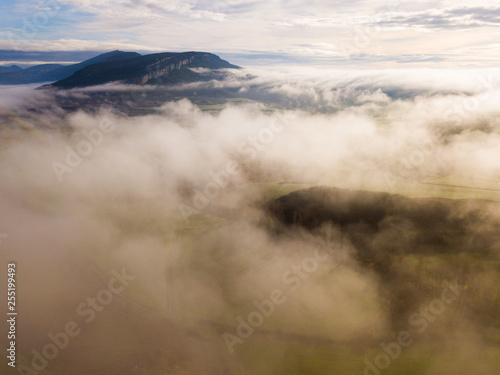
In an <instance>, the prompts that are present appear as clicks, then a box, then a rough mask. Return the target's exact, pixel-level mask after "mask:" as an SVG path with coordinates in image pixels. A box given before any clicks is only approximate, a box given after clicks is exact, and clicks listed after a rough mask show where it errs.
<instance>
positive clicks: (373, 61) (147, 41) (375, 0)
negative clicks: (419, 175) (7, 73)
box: [0, 0, 500, 68]
mask: <svg viewBox="0 0 500 375" xmlns="http://www.w3.org/2000/svg"><path fill="white" fill-rule="evenodd" d="M499 26H500V3H499V2H498V1H491V0H476V1H456V0H455V1H450V0H401V1H399V0H337V1H322V0H309V1H302V0H288V1H282V0H265V1H262V0H226V1H208V0H188V1H185V0H168V1H164V0H100V1H94V0H59V1H56V0H29V1H22V0H18V1H16V0H2V3H1V4H0V50H17V51H42V52H46V51H49V52H62V51H79V52H80V53H81V52H82V51H83V52H85V51H110V50H114V49H120V50H127V51H139V52H142V53H149V52H158V51H187V50H196V51H207V52H213V53H217V54H219V55H220V56H221V57H223V58H226V59H228V60H230V61H231V62H234V63H236V64H242V65H266V64H270V63H278V64H306V63H307V64H315V65H328V66H353V65H355V66H358V67H365V66H366V67H377V68H385V67H408V66H411V67H414V66H426V67H469V66H474V67H481V66H494V65H496V63H497V61H498V57H499V54H500V42H499V40H500V38H499V37H500V28H499ZM65 59H66V60H65ZM38 60H40V58H38ZM44 60H47V59H44ZM71 60H72V59H71V55H68V56H66V57H65V58H63V59H62V60H61V59H59V60H58V59H52V62H61V61H68V62H69V61H71ZM12 62H16V59H3V62H2V65H6V64H7V63H12Z"/></svg>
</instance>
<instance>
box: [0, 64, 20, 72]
mask: <svg viewBox="0 0 500 375" xmlns="http://www.w3.org/2000/svg"><path fill="white" fill-rule="evenodd" d="M19 70H23V69H22V68H20V67H18V66H17V65H11V66H0V72H16V71H19Z"/></svg>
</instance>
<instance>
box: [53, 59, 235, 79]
mask: <svg viewBox="0 0 500 375" xmlns="http://www.w3.org/2000/svg"><path fill="white" fill-rule="evenodd" d="M187 68H207V69H224V68H226V69H238V68H239V67H238V66H236V65H232V64H230V63H229V62H227V61H225V60H222V59H221V58H220V57H219V56H217V55H214V54H211V53H206V52H182V53H170V52H166V53H157V54H151V55H145V56H138V57H135V58H132V59H126V60H121V61H118V62H102V63H98V64H92V65H89V66H87V67H85V68H83V69H81V70H79V71H77V72H76V73H75V74H73V75H72V76H71V77H68V78H66V79H63V80H60V81H58V82H55V83H53V84H52V85H51V86H53V87H60V88H75V87H86V86H94V85H102V84H105V83H108V82H114V81H120V82H123V83H128V84H139V85H144V84H162V83H165V84H166V83H175V82H177V81H193V80H197V78H198V76H197V75H196V73H194V72H192V71H190V70H188V69H187Z"/></svg>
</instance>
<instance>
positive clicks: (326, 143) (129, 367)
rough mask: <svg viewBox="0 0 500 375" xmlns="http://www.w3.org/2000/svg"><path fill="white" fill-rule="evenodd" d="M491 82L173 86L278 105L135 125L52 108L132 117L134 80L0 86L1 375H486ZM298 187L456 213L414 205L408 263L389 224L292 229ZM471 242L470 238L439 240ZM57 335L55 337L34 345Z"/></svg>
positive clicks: (495, 183)
mask: <svg viewBox="0 0 500 375" xmlns="http://www.w3.org/2000/svg"><path fill="white" fill-rule="evenodd" d="M499 79H500V71H499V70H474V69H470V70H454V71H453V70H451V71H441V70H400V71H361V72H359V71H356V72H355V71H332V70H326V69H316V70H313V69H310V70H299V69H296V68H286V69H282V70H278V69H276V70H272V69H269V70H261V71H257V70H242V71H238V72H232V73H229V74H228V75H227V77H226V78H225V79H224V80H223V81H210V82H203V83H191V84H187V85H184V86H183V87H178V88H175V89H178V90H186V89H189V90H222V89H225V88H231V89H237V90H238V91H239V92H240V93H241V96H242V97H246V96H245V95H246V93H252V95H251V97H252V98H254V99H258V97H261V98H264V99H265V98H272V99H273V103H274V104H276V103H278V105H275V106H272V105H266V104H263V103H258V102H257V101H245V102H242V101H238V102H235V101H230V102H229V104H228V105H227V106H226V107H225V108H223V109H221V110H220V111H203V110H202V109H206V108H203V107H202V108H201V109H200V107H198V106H196V105H194V104H193V103H192V102H191V101H190V100H188V99H179V100H176V101H172V102H167V103H164V104H163V105H162V106H161V108H159V109H158V111H157V112H156V113H155V114H150V115H144V116H142V115H141V116H127V115H125V114H124V113H122V112H120V111H119V110H117V109H116V108H112V107H110V106H109V105H106V106H103V107H101V108H98V109H96V108H95V107H94V108H81V109H80V110H78V111H74V110H72V111H68V110H66V109H65V108H61V107H60V106H58V104H57V103H58V101H57V98H60V97H71V98H73V99H79V98H82V99H84V98H89V97H91V96H92V95H93V93H95V92H99V90H111V91H113V90H118V91H119V90H121V92H124V93H126V94H124V95H127V96H126V101H127V103H128V105H129V106H132V107H133V106H134V103H135V102H134V98H139V97H144V96H146V97H147V96H148V95H153V94H154V89H153V88H151V87H148V88H142V87H127V86H122V85H119V84H116V85H108V86H106V87H105V88H91V89H77V90H73V91H69V92H53V91H51V90H34V87H35V86H30V87H15V86H9V87H7V86H4V87H1V86H0V212H1V215H0V233H1V234H4V235H3V236H2V242H1V243H0V257H1V259H2V262H1V263H2V269H3V270H4V274H6V272H7V271H6V270H7V264H8V263H9V262H12V261H14V262H16V264H17V265H16V276H17V292H16V293H17V311H18V316H17V329H18V331H17V337H16V345H17V371H16V370H12V371H13V373H16V372H17V373H21V374H35V373H46V374H65V375H69V374H221V373H225V374H226V373H227V374H281V373H290V374H299V373H307V374H313V373H314V374H360V375H361V374H363V373H364V374H377V373H385V374H396V373H397V374H403V373H404V374H426V375H427V374H429V375H433V374H440V375H443V374H450V375H452V374H453V375H457V374H474V375H479V374H494V373H495V369H496V370H497V369H498V368H499V366H500V321H499V319H498V316H500V314H499V313H500V305H499V301H500V290H499V288H498V285H499V284H498V281H499V273H498V270H499V269H498V255H499V246H500V244H499V243H498V239H497V238H496V236H495V235H494V233H495V231H496V230H497V229H498V223H500V218H499V217H498V210H497V208H498V207H497V206H496V204H495V203H493V201H491V202H486V200H488V199H489V200H495V199H497V198H498V197H499V196H500V195H498V191H499V190H500V186H499V184H500V157H499V156H500V123H499V119H500V117H499V116H498V115H499V112H500V110H499V108H498V100H499V99H500V80H499ZM132 92H136V93H138V94H130V93H132ZM214 92H215V91H214ZM124 100H125V99H124ZM141 100H142V101H143V99H141ZM142 101H138V104H137V106H140V105H141V103H142ZM314 186H331V187H338V188H342V189H352V190H367V191H380V192H389V193H398V194H402V195H405V196H407V197H427V198H429V197H439V198H454V199H460V200H455V201H452V202H449V203H446V204H443V203H442V201H424V202H423V203H421V204H422V205H424V206H425V207H429V209H428V210H427V211H425V212H427V213H428V214H429V218H428V220H432V219H435V218H436V217H439V218H440V223H441V224H440V225H442V228H443V229H442V231H441V229H440V231H439V233H437V234H436V237H435V238H436V247H433V246H434V245H433V242H432V241H431V240H429V241H430V242H429V241H427V242H426V243H425V247H426V249H425V252H421V251H418V249H417V250H415V249H414V248H412V249H413V250H412V251H409V250H408V252H407V251H406V250H405V249H406V248H408V246H407V244H408V241H410V242H411V241H415V243H419V242H418V241H419V238H421V236H422V235H424V232H422V229H421V228H420V229H419V228H417V226H416V224H415V223H414V222H413V221H411V220H407V221H406V219H405V217H403V218H402V217H400V216H397V220H394V222H393V223H391V225H392V226H391V227H390V230H389V229H387V227H383V228H382V227H381V226H380V225H378V226H377V227H376V228H375V229H373V228H372V229H371V230H368V229H366V230H365V229H363V227H362V226H359V227H356V228H355V230H354V229H352V228H350V229H349V230H348V229H346V228H345V227H343V226H342V225H340V224H339V223H335V222H332V221H330V222H322V221H321V220H319V221H317V224H318V225H316V226H315V228H314V230H311V228H308V226H307V225H300V224H301V223H300V222H299V221H300V220H297V221H296V223H295V224H297V225H295V226H294V225H292V226H290V225H285V224H282V223H280V222H279V218H277V217H276V216H273V215H271V214H270V212H269V211H268V208H269V207H270V202H272V200H273V199H276V198H278V197H280V196H283V195H285V194H288V193H290V192H292V191H295V190H299V189H306V188H310V187H314ZM326 196H328V195H326ZM467 198H468V200H467V201H462V199H467ZM315 199H320V198H315ZM398 202H403V203H404V204H405V205H406V204H409V203H408V201H407V200H394V201H391V204H393V205H395V206H397V205H398V204H399V203H398ZM419 202H420V201H419ZM403 203H401V204H403ZM315 204H316V205H318V204H319V206H323V205H324V206H328V204H331V201H330V200H329V201H328V202H327V201H325V202H321V200H320V201H319V203H318V201H316V202H315ZM370 204H371V203H370ZM419 204H420V203H419ZM442 207H447V208H446V211H443V210H442V209H441V208H442ZM306 208H307V207H303V206H301V207H300V209H306ZM393 209H394V210H396V211H397V209H398V208H397V207H396V208H394V207H391V210H393ZM402 210H403V209H402ZM389 211H390V210H389ZM409 211H411V210H409V209H408V212H409ZM363 212H364V211H363V210H362V211H361V214H359V215H360V217H361V219H360V220H362V218H363ZM390 212H393V211H390ZM398 212H399V211H398ZM405 212H406V211H405ZM443 212H445V214H443ZM388 215H389V214H388ZM394 217H396V216H394ZM419 220H423V221H426V220H427V219H425V218H423V219H422V218H419ZM385 224H387V221H385ZM436 225H437V224H436ZM457 225H463V227H462V226H460V228H463V230H462V231H461V232H460V234H456V233H455V232H454V231H453V230H452V229H453V228H457ZM440 228H441V227H440ZM447 228H450V231H448V229H447ZM419 231H420V232H419ZM475 233H476V234H477V235H479V236H482V237H481V241H476V242H470V243H472V244H475V245H470V246H469V245H468V246H465V245H464V246H463V247H460V246H459V247H453V248H452V247H451V246H452V245H449V244H450V243H452V242H450V241H448V240H449V239H450V238H451V237H453V236H462V237H459V238H461V239H463V241H469V239H470V241H472V240H473V238H474V235H475ZM433 238H434V237H433ZM374 241H375V242H374ZM360 244H365V245H366V246H367V247H369V248H370V249H371V251H375V252H376V253H375V255H373V254H372V256H373V257H374V258H373V259H372V258H370V259H365V258H363V257H362V256H360V251H361V250H360V248H361V247H363V245H360ZM443 244H444V245H443ZM389 245H390V246H389ZM419 246H420V245H419ZM422 246H424V245H422ZM443 246H445V247H446V246H448V247H447V248H446V251H443ZM453 246H455V245H453ZM474 246H476V247H477V246H479V247H480V248H476V247H474ZM398 249H399V250H398ZM434 249H436V251H435V252H433V250H434ZM378 251H380V254H382V252H384V251H385V253H383V256H382V255H380V257H378V258H377V256H378V255H377V254H378ZM374 259H375V260H374ZM377 262H378V263H377ZM371 265H374V266H373V267H372V266H371ZM384 265H385V266H384ZM396 270H397V273H396ZM117 274H118V275H120V277H118V278H117ZM124 274H125V275H127V276H124ZM388 275H389V276H390V277H389V276H388ZM127 277H128V279H127ZM113 278H115V279H116V280H118V281H116V282H114V284H113V283H112V282H110V281H111V280H112V279H113ZM2 280H4V281H2V282H6V276H2ZM120 280H121V281H120ZM113 285H114V288H113ZM119 285H120V286H123V288H118V286H119ZM450 285H451V287H450ZM446 288H448V289H449V290H448V291H444V289H446ZM115 289H120V292H117V293H115V292H114V290H115ZM103 290H105V291H104V292H103ZM106 290H107V291H106ZM110 290H111V292H110ZM1 291H2V292H1V294H0V299H1V300H2V301H6V299H7V296H6V289H5V288H3V287H2V288H1ZM110 296H111V297H110ZM443 296H446V299H444V297H443ZM453 296H455V297H456V298H453ZM110 299H111V300H110ZM436 299H437V300H439V301H440V303H438V302H435V301H436ZM264 300H266V301H264ZM269 301H271V302H269ZM411 301H418V306H415V307H414V306H413V304H411ZM443 301H444V302H443ZM447 301H450V302H447ZM266 303H267V305H266ZM432 303H434V305H432ZM263 304H264V305H266V306H267V308H268V310H265V309H266V307H262V306H263ZM404 304H408V306H411V308H407V309H397V308H396V309H395V308H394V306H401V305H404ZM429 304H431V306H430V307H429ZM258 306H260V308H259V307H258ZM271 307H272V308H271ZM438 307H439V308H438ZM421 308H423V309H424V310H425V311H426V312H425V313H424V310H421ZM92 311H93V312H92ZM437 311H438V312H439V313H437ZM252 312H256V313H254V314H253V315H252V314H251V313H252ZM266 314H267V315H268V316H267V315H266ZM395 314H396V315H395ZM398 314H399V315H398ZM415 314H416V315H415ZM252 319H254V320H252ZM259 319H260V320H262V321H259ZM71 322H74V323H75V324H76V325H77V327H78V329H74V330H73V331H72V332H73V333H74V337H71V335H69V334H67V335H68V336H67V337H68V340H67V343H65V342H63V341H64V340H63V339H61V340H62V341H60V342H59V346H58V347H57V348H56V346H50V345H49V344H51V343H53V342H54V340H53V339H51V335H49V334H53V335H56V334H57V333H58V332H64V331H65V330H67V326H68V323H71ZM242 322H243V323H242ZM70 327H71V324H70ZM73 328H74V327H73ZM75 332H78V333H75ZM401 332H407V333H408V335H409V336H410V338H411V343H410V344H408V345H407V346H403V345H399V347H400V349H401V352H400V353H396V349H395V346H393V347H392V349H393V352H391V353H392V354H393V357H391V356H390V353H389V351H384V349H383V346H384V345H386V344H387V345H389V343H391V342H397V340H398V335H399V334H400V333H401ZM1 335H2V346H3V347H6V348H8V345H7V341H6V339H4V338H5V337H7V326H6V325H5V324H3V325H2V330H1ZM52 337H53V336H52ZM59 337H63V338H64V334H63V335H62V336H59ZM406 341H407V342H409V341H410V340H406ZM63 344H66V345H63ZM47 345H49V348H48V349H47ZM54 345H56V344H55V342H54ZM44 348H45V352H44ZM54 348H56V353H55V354H54V351H53V350H52V351H51V349H54ZM386 352H387V354H386V357H387V358H389V363H388V364H387V366H385V365H386V363H385V362H387V360H386V359H385V358H386V357H380V356H379V355H380V354H381V353H382V354H383V353H386ZM4 353H5V351H4ZM37 353H38V354H37ZM396 354H397V355H396ZM377 356H379V357H377ZM384 366H385V367H384Z"/></svg>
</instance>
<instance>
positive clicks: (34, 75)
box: [0, 51, 141, 85]
mask: <svg viewBox="0 0 500 375" xmlns="http://www.w3.org/2000/svg"><path fill="white" fill-rule="evenodd" d="M138 56H141V55H140V54H139V53H137V52H123V51H112V52H107V53H104V54H101V55H98V56H96V57H93V58H91V59H88V60H85V61H83V62H81V63H78V64H73V65H60V64H42V65H35V66H32V67H29V68H26V69H21V68H19V67H16V66H14V67H16V68H18V69H14V70H12V69H10V70H5V69H1V68H0V84H4V85H19V84H27V83H40V82H54V81H59V80H61V79H64V78H67V77H69V76H71V75H72V74H74V73H75V72H77V71H79V70H81V69H83V68H85V67H86V66H89V65H92V64H98V63H103V62H109V63H111V62H116V61H120V60H126V59H131V58H134V57H138ZM10 68H12V67H10Z"/></svg>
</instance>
